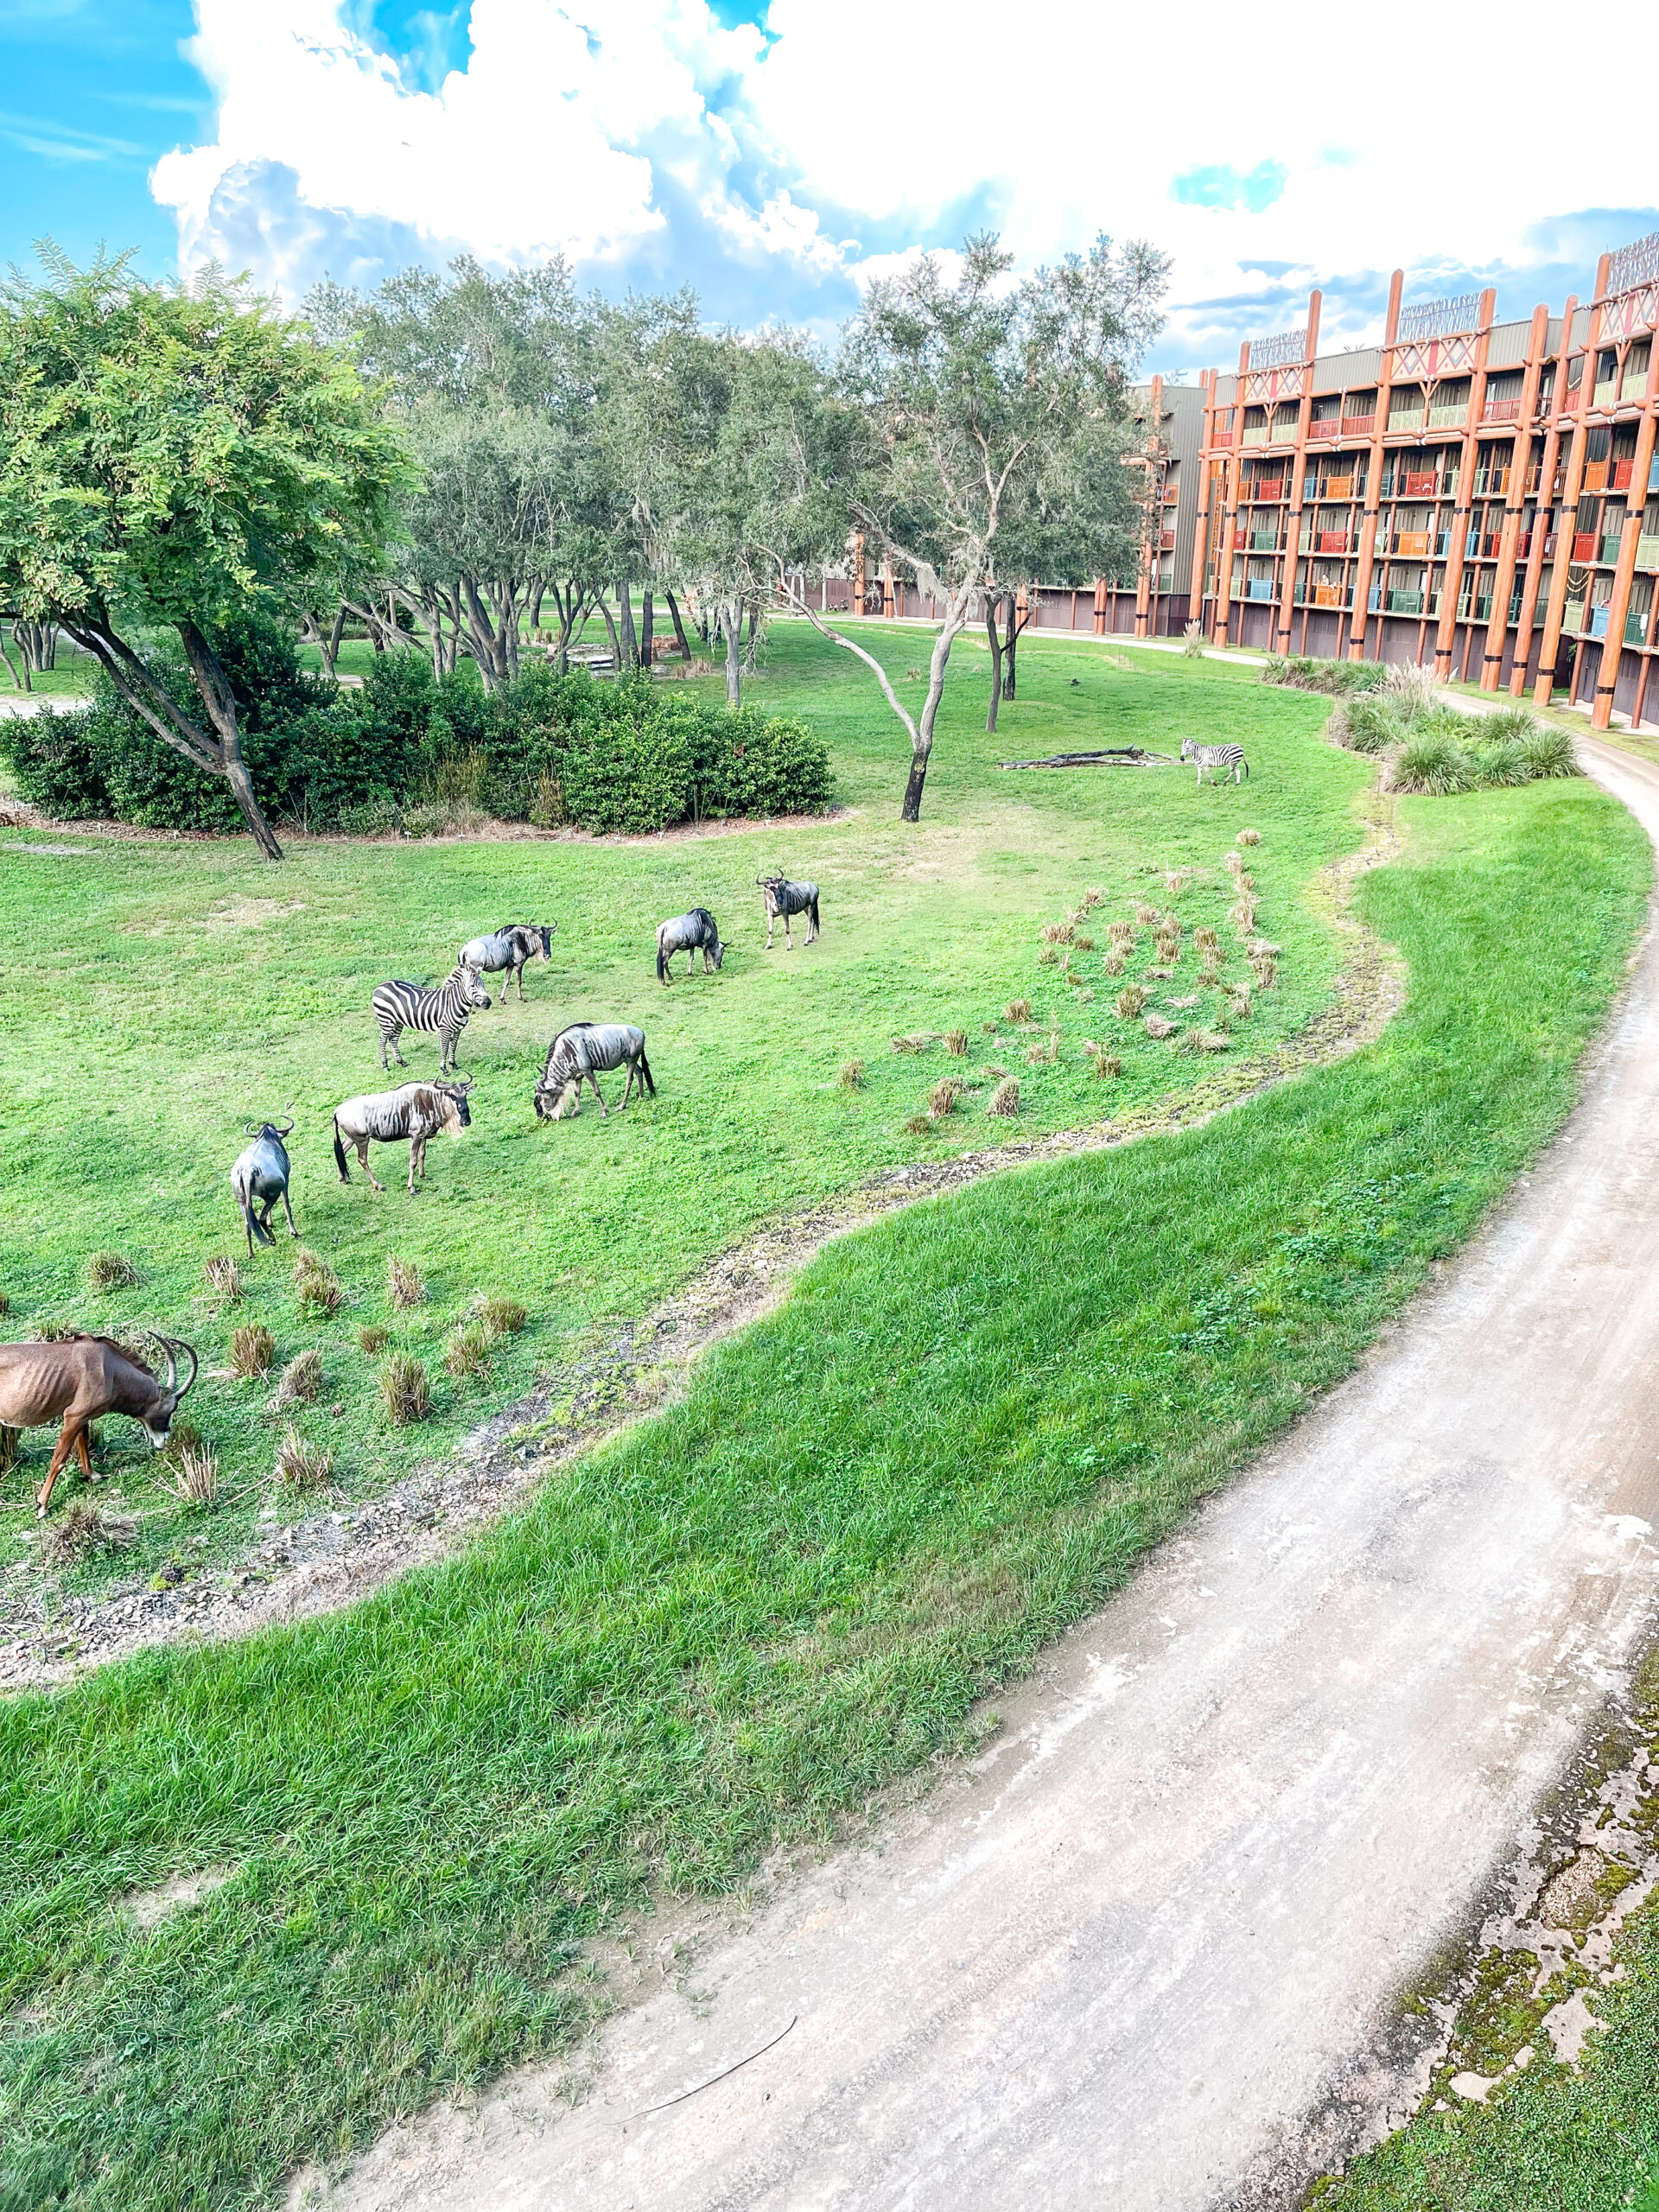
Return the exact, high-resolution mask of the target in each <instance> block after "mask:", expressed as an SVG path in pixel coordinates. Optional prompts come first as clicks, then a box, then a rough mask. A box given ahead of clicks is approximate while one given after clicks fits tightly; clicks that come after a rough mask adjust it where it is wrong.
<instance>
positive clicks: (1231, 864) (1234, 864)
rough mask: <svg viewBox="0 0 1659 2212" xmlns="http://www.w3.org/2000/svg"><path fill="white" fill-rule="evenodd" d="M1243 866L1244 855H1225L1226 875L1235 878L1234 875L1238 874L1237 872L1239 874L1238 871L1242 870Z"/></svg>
mask: <svg viewBox="0 0 1659 2212" xmlns="http://www.w3.org/2000/svg"><path fill="white" fill-rule="evenodd" d="M1243 865H1244V855H1243V853H1229V854H1228V855H1227V873H1228V874H1229V875H1231V876H1236V875H1237V874H1238V872H1239V870H1240V868H1243Z"/></svg>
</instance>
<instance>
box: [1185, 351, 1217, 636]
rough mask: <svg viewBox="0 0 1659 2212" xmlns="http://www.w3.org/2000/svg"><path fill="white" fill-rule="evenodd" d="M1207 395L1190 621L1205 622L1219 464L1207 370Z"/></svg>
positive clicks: (1212, 386)
mask: <svg viewBox="0 0 1659 2212" xmlns="http://www.w3.org/2000/svg"><path fill="white" fill-rule="evenodd" d="M1198 382H1199V385H1200V386H1201V388H1202V390H1203V392H1204V434H1203V435H1202V437H1201V438H1200V439H1199V442H1198V526H1197V531H1196V533H1195V535H1194V537H1193V540H1192V605H1191V606H1190V607H1189V608H1188V609H1187V614H1188V618H1189V620H1192V621H1194V622H1197V623H1198V624H1199V626H1202V625H1203V622H1204V556H1205V550H1206V541H1207V539H1208V537H1209V534H1210V477H1211V470H1212V469H1213V467H1214V466H1215V463H1214V461H1213V459H1212V457H1211V447H1212V446H1213V444H1214V442H1215V435H1216V372H1215V370H1214V369H1206V370H1205V372H1204V374H1203V375H1202V376H1201V377H1200V378H1199V379H1198Z"/></svg>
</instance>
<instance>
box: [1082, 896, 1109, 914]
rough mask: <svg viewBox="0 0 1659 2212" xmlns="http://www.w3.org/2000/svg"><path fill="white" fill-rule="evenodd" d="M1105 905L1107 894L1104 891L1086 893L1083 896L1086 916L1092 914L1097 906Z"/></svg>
mask: <svg viewBox="0 0 1659 2212" xmlns="http://www.w3.org/2000/svg"><path fill="white" fill-rule="evenodd" d="M1105 903H1106V893H1104V892H1103V891H1085V892H1084V894H1083V911H1084V913H1085V914H1090V913H1092V912H1094V910H1095V908H1096V906H1104V905H1105Z"/></svg>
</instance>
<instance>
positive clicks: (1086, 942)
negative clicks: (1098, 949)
mask: <svg viewBox="0 0 1659 2212" xmlns="http://www.w3.org/2000/svg"><path fill="white" fill-rule="evenodd" d="M1071 942H1072V943H1073V944H1074V945H1075V946H1076V947H1077V950H1078V951H1079V952H1092V951H1093V950H1094V949H1095V940H1094V939H1093V938H1091V937H1079V938H1073V939H1072V940H1071Z"/></svg>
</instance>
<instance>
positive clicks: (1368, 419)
mask: <svg viewBox="0 0 1659 2212" xmlns="http://www.w3.org/2000/svg"><path fill="white" fill-rule="evenodd" d="M1342 435H1343V436H1344V438H1369V437H1372V436H1374V435H1376V410H1375V409H1373V410H1372V411H1371V413H1370V414H1369V415H1344V416H1343V418H1342Z"/></svg>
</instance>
